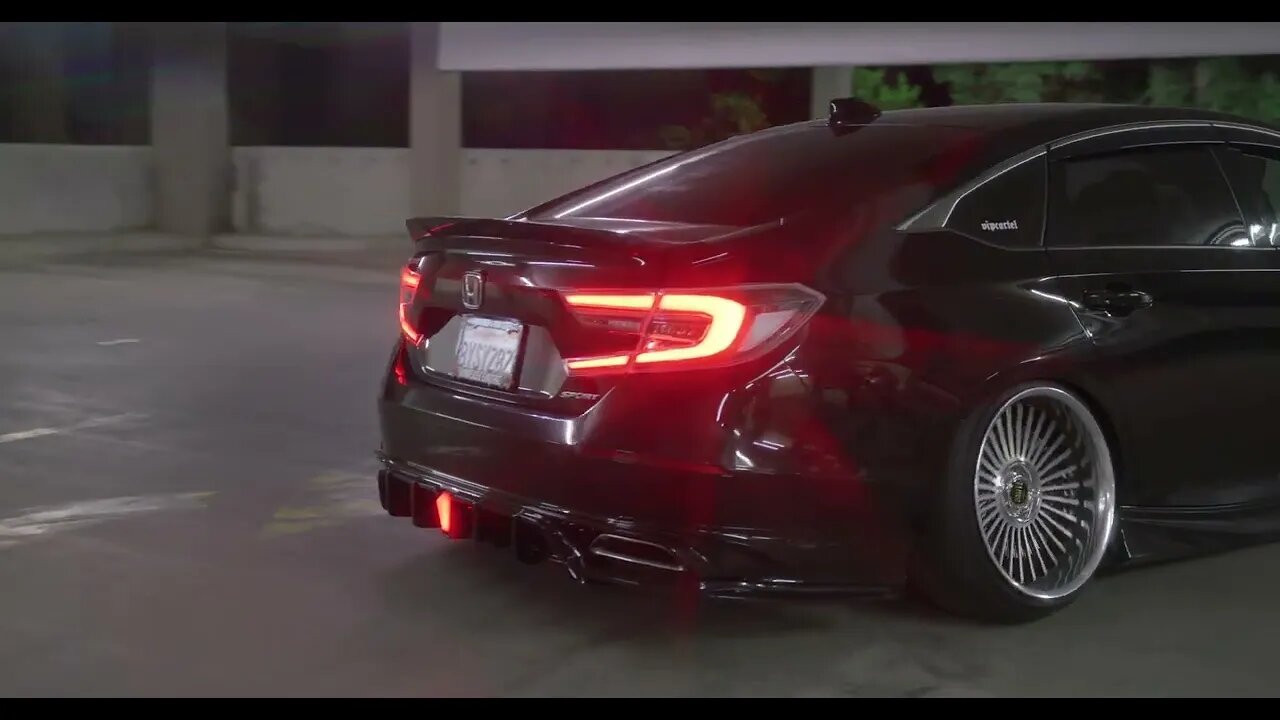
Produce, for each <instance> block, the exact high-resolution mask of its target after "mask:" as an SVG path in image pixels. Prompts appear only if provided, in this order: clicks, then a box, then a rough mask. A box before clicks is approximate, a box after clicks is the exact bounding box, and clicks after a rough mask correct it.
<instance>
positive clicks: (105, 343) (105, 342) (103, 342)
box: [98, 338, 142, 347]
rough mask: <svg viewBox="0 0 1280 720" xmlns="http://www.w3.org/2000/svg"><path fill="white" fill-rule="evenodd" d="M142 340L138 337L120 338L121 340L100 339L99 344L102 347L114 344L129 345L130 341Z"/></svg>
mask: <svg viewBox="0 0 1280 720" xmlns="http://www.w3.org/2000/svg"><path fill="white" fill-rule="evenodd" d="M136 342H142V341H141V340H139V339H138V338H120V339H119V340H99V341H98V344H99V345H101V346H102V347H110V346H112V345H128V344H130V343H136Z"/></svg>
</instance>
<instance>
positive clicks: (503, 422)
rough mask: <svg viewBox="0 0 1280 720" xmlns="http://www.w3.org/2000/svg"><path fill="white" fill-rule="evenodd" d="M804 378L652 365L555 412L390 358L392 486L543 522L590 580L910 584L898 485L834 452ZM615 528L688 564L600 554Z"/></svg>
mask: <svg viewBox="0 0 1280 720" xmlns="http://www.w3.org/2000/svg"><path fill="white" fill-rule="evenodd" d="M800 377H801V376H800V375H799V374H798V373H795V372H792V371H791V370H790V369H789V368H788V367H787V366H786V365H785V364H778V365H774V366H771V367H767V368H764V369H760V368H757V369H756V370H755V371H750V370H749V369H744V370H742V371H741V372H738V373H736V374H735V373H715V374H708V375H702V376H695V375H694V374H689V376H687V377H679V376H672V377H670V378H667V377H662V378H657V377H655V378H653V379H646V380H645V381H644V382H643V383H637V384H624V385H620V386H616V387H614V388H613V389H612V390H611V391H610V392H608V393H607V394H605V395H604V397H602V398H601V399H600V400H599V401H597V402H596V403H595V404H594V405H592V406H591V407H590V409H588V410H585V411H584V412H582V413H580V414H577V415H571V416H556V415H552V414H549V413H538V412H534V411H531V410H530V409H528V408H523V407H519V406H515V405H511V404H505V403H500V402H493V401H489V400H486V399H483V398H477V397H474V396H472V395H469V394H466V393H464V392H459V391H456V390H453V389H449V388H445V387H440V386H437V385H433V384H431V383H427V382H424V381H421V380H418V379H416V378H414V377H412V376H411V375H409V376H406V375H405V374H403V373H397V372H395V371H394V368H393V369H392V371H391V372H389V373H388V375H387V380H386V383H385V384H384V387H383V390H382V394H381V397H380V398H379V402H378V414H379V421H380V425H381V435H382V437H381V440H382V447H381V450H380V457H381V458H382V462H383V464H384V467H385V470H384V471H383V472H384V479H383V483H384V484H385V483H387V482H391V483H393V485H394V483H408V484H409V485H410V486H418V487H421V488H425V489H427V491H429V492H431V493H435V492H439V491H446V492H449V493H451V494H452V495H455V496H457V497H459V498H462V499H464V500H466V501H467V502H470V503H474V504H476V506H477V507H480V508H482V509H483V510H484V511H485V512H488V513H491V514H493V515H496V516H497V517H499V518H503V519H502V520H500V521H499V522H501V523H508V524H510V523H513V522H515V521H517V520H519V521H521V522H523V523H526V524H531V525H533V526H535V527H536V528H537V529H538V530H539V531H540V532H543V533H545V534H547V535H548V537H550V539H551V544H552V545H554V546H555V552H554V553H553V555H554V556H555V557H553V558H552V559H558V560H560V561H562V562H565V563H566V564H567V565H568V566H569V567H570V569H571V570H572V571H573V572H575V573H578V574H580V575H581V576H583V577H584V578H587V579H603V580H616V581H621V582H637V583H642V582H645V581H648V580H661V581H669V580H671V579H673V576H677V577H678V578H679V580H680V581H689V580H696V582H697V584H698V586H699V587H700V588H701V589H703V590H705V591H709V592H717V593H724V594H731V593H736V592H744V591H745V592H759V591H767V590H773V589H778V590H783V589H796V590H802V589H808V588H813V589H821V588H843V589H845V590H850V591H858V590H862V589H868V588H876V589H879V588H886V587H890V588H896V587H898V586H900V585H901V584H902V581H903V578H904V576H905V568H906V559H907V555H908V553H909V552H910V543H911V533H910V532H909V530H908V525H909V521H908V520H907V518H906V516H905V513H904V512H902V511H901V504H900V503H899V502H897V501H896V498H897V495H896V494H895V493H893V492H890V491H889V490H890V489H889V488H886V487H883V486H881V485H877V484H876V483H875V482H873V481H870V480H868V479H867V476H866V473H865V472H861V471H858V470H856V469H851V468H854V467H855V466H856V463H853V462H843V461H837V460H836V459H835V457H836V455H837V454H838V453H836V452H835V451H834V450H833V447H834V446H833V442H832V440H831V438H832V437H833V434H832V432H831V430H830V429H829V428H825V427H823V425H822V422H821V419H820V413H818V412H817V408H818V405H817V403H816V401H815V396H814V394H813V393H812V392H811V391H810V390H809V389H808V388H807V387H806V386H805V384H804V383H803V382H802V381H801V380H800ZM659 383H661V384H659ZM673 399H676V400H677V402H674V403H673V401H672V400H673ZM499 534H503V533H501V532H500V533H499ZM507 534H509V533H507ZM601 536H616V538H618V539H617V540H613V539H611V538H609V537H606V542H616V543H617V544H618V545H619V546H625V545H627V544H628V543H649V544H652V545H654V546H657V547H658V548H661V549H663V550H664V551H665V552H667V553H669V554H670V556H671V557H672V558H674V559H672V560H671V561H670V562H665V561H664V562H663V563H662V564H666V565H673V566H678V567H679V571H678V572H672V571H669V570H666V571H664V570H661V569H659V568H653V567H645V566H643V564H641V563H635V562H625V561H622V562H619V561H617V560H616V559H611V558H609V557H608V556H609V555H610V554H622V553H611V551H610V550H609V548H607V547H606V548H605V551H604V552H599V550H600V549H601V548H600V547H599V546H598V545H597V546H595V547H593V545H592V544H593V543H595V542H596V541H597V539H598V538H600V537H601ZM629 547H631V548H632V549H636V547H637V546H629ZM655 552H656V551H655ZM802 586H803V587H802Z"/></svg>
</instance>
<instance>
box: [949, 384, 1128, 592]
mask: <svg viewBox="0 0 1280 720" xmlns="http://www.w3.org/2000/svg"><path fill="white" fill-rule="evenodd" d="M973 501H974V509H975V511H976V512H977V519H978V529H979V532H980V534H981V535H982V539H983V542H984V544H985V545H986V549H987V555H988V556H989V557H990V558H991V562H993V563H994V564H995V566H996V568H997V569H998V570H999V571H1000V574H1001V575H1003V576H1004V579H1005V580H1006V581H1008V582H1009V584H1011V585H1012V586H1013V587H1014V588H1015V589H1016V590H1018V591H1019V592H1021V593H1024V594H1026V595H1029V596H1031V597H1034V598H1039V599H1042V600H1053V599H1057V598H1062V597H1065V596H1067V595H1070V594H1071V593H1073V592H1075V591H1076V590H1078V589H1079V588H1080V587H1081V586H1082V585H1083V584H1084V583H1085V582H1086V581H1087V580H1088V579H1089V578H1090V577H1091V576H1092V575H1093V573H1094V571H1095V570H1096V569H1097V567H1098V564H1099V563H1100V562H1101V561H1102V557H1103V554H1104V553H1105V552H1106V549H1107V544H1108V542H1109V541H1110V539H1111V531H1112V527H1113V525H1114V520H1115V476H1114V473H1113V470H1112V466H1111V455H1110V452H1109V451H1108V449H1107V442H1106V438H1105V436H1104V435H1103V433H1102V429H1101V428H1100V427H1099V426H1098V423H1097V421H1096V420H1094V418H1093V415H1092V414H1091V413H1090V412H1089V409H1088V408H1087V407H1086V406H1085V405H1084V404H1083V403H1082V402H1080V400H1079V399H1077V398H1076V397H1074V396H1072V395H1071V394H1070V393H1068V392H1066V391H1064V390H1062V389H1059V388H1057V387H1052V386H1036V387H1031V388H1028V389H1025V390H1023V391H1021V392H1018V393H1017V394H1016V395H1014V396H1013V397H1011V398H1009V400H1008V401H1006V402H1005V403H1004V404H1003V405H1002V406H1001V407H1000V409H999V410H998V411H997V412H996V414H995V417H994V418H993V419H992V420H991V422H990V424H989V425H988V426H987V430H986V432H985V433H984V434H983V436H982V446H981V448H980V449H979V452H978V461H977V466H976V468H975V472H974V484H973Z"/></svg>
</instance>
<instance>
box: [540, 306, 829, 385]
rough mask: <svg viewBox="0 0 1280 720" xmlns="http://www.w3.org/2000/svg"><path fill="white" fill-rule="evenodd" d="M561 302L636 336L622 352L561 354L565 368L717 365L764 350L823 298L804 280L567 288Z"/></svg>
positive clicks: (595, 324)
mask: <svg viewBox="0 0 1280 720" xmlns="http://www.w3.org/2000/svg"><path fill="white" fill-rule="evenodd" d="M563 296H564V300H565V303H566V304H568V306H569V309H570V310H571V311H572V312H573V314H574V315H575V316H576V317H577V318H578V320H579V322H581V323H583V324H584V325H586V326H588V327H592V328H595V329H600V330H608V331H611V332H614V333H621V334H624V335H635V336H636V338H637V342H636V344H635V346H634V347H633V348H631V349H629V350H628V351H626V352H617V353H611V354H608V355H596V356H590V357H575V358H569V359H567V360H566V361H565V366H566V368H567V369H568V371H569V374H571V375H589V374H606V373H619V372H643V371H647V370H671V369H678V368H679V369H683V368H705V367H720V366H724V365H731V364H734V363H737V362H743V361H745V360H749V359H751V358H753V357H758V356H759V355H761V354H763V353H765V352H768V351H769V350H771V349H773V348H775V347H777V346H778V345H779V344H781V343H782V342H784V341H785V340H786V339H787V338H788V337H790V336H791V335H792V334H794V333H795V331H796V330H798V329H799V328H800V327H802V326H803V325H804V323H805V322H806V321H808V319H809V318H810V317H812V316H813V314H814V313H815V312H817V310H818V308H819V307H820V306H821V305H822V301H823V297H822V295H821V294H820V293H818V292H816V291H814V290H811V289H809V288H807V287H805V286H803V285H754V286H751V285H748V286H742V287H733V288H711V289H697V290H685V289H680V290H663V291H659V292H652V293H636V292H627V291H617V292H612V291H585V290H583V291H572V292H566V293H564V294H563Z"/></svg>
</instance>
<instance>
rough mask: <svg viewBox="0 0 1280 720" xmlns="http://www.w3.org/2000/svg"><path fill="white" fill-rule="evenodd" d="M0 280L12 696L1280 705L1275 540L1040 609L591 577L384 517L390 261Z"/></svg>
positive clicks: (3, 679) (1278, 551) (112, 265)
mask: <svg viewBox="0 0 1280 720" xmlns="http://www.w3.org/2000/svg"><path fill="white" fill-rule="evenodd" d="M363 265H364V266H363V267H353V266H349V265H345V264H343V263H339V262H321V261H318V259H316V261H312V260H310V259H307V260H299V259H294V260H289V261H284V260H279V259H258V258H255V257H253V256H250V255H247V254H235V253H213V252H208V253H174V254H165V253H152V254H134V255H128V256H120V257H115V258H101V257H99V258H74V257H71V258H62V259H59V260H45V261H41V262H38V263H37V262H30V263H27V264H25V265H22V266H9V267H7V268H0V695H4V696H15V695H52V696H85V695H288V696H303V695H305V696H311V695H324V696H335V695H358V696H375V695H376V696H383V695H396V696H399V695H451V696H452V695H463V696H488V695H521V696H525V695H537V696H564V695H570V696H577V695H609V696H618V695H628V696H631V695H657V696H667V695H679V696H700V695H716V696H720V695H750V696H776V695H782V696H862V695H914V696H919V695H1015V696H1044V695H1128V694H1141V695H1205V694H1209V695H1235V694H1242V695H1271V694H1275V693H1276V692H1277V688H1280V668H1277V666H1276V665H1275V663H1274V661H1273V659H1274V656H1275V649H1276V648H1277V647H1278V646H1280V622H1277V621H1276V613H1275V609H1274V608H1275V597H1276V595H1277V593H1278V592H1280V547H1260V548H1255V549H1250V550H1244V551H1238V552H1234V553H1231V554H1228V555H1222V556H1218V557H1214V558H1210V559H1205V560H1198V561H1194V562H1189V563H1184V564H1179V565H1167V566H1161V567H1156V568H1150V569H1145V570H1141V571H1137V572H1132V573H1128V574H1125V575H1119V576H1114V577H1110V578H1106V579H1104V580H1102V581H1101V582H1099V583H1097V585H1096V586H1095V587H1094V588H1093V589H1092V592H1090V593H1089V594H1088V595H1087V596H1086V597H1084V598H1082V599H1081V600H1080V601H1079V602H1078V603H1077V604H1076V605H1074V606H1072V607H1071V608H1069V609H1068V610H1067V611H1065V612H1063V613H1061V614H1060V615H1057V616H1055V617H1052V618H1050V619H1048V620H1045V621H1043V622H1040V623H1037V624H1033V625H1026V626H1018V627H1000V628H988V627H981V626H975V625H970V624H965V623H959V622H954V621H951V620H949V619H947V618H944V617H941V616H939V615H937V614H935V613H932V612H930V611H928V610H927V609H925V608H921V607H919V606H916V605H914V604H911V603H903V602H884V601H877V602H869V601H832V600H823V601H820V602H819V601H814V600H800V601H769V602H749V603H743V602H729V601H723V602H713V603H707V604H704V605H702V606H700V607H696V608H693V607H690V606H689V605H687V604H685V603H680V602H676V601H675V600H674V599H664V597H663V596H654V595H647V594H637V593H635V592H632V591H627V590H623V589H613V588H598V587H579V586H576V585H573V584H571V583H570V582H569V581H568V580H567V578H566V577H565V576H563V575H562V574H561V573H560V572H557V570H556V569H555V567H554V566H547V565H543V566H537V567H527V566H523V565H520V564H519V563H517V562H516V561H515V560H513V559H512V558H511V557H510V556H509V555H507V554H504V553H502V552H499V551H496V550H493V549H488V548H480V547H476V546H474V545H473V544H470V543H450V542H449V541H446V540H445V539H443V538H442V537H441V536H440V534H439V533H438V532H434V531H426V530H417V529H415V528H413V527H412V526H411V525H410V524H409V523H408V522H407V521H405V520H403V519H392V518H388V517H386V516H385V515H384V514H383V513H382V511H381V508H380V507H379V505H378V501H377V497H376V491H375V486H374V475H373V473H374V471H375V464H374V462H373V460H372V453H373V450H374V448H375V447H376V445H377V438H376V425H375V417H374V413H373V401H374V396H375V388H376V385H377V382H378V379H379V374H380V372H381V370H382V367H383V363H384V362H385V360H386V355H387V352H388V349H389V343H390V341H391V339H392V338H393V337H394V335H393V334H394V333H395V331H396V329H395V320H394V315H393V308H394V302H395V282H396V277H395V268H394V265H388V264H386V263H380V262H372V263H365V264H363Z"/></svg>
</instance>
